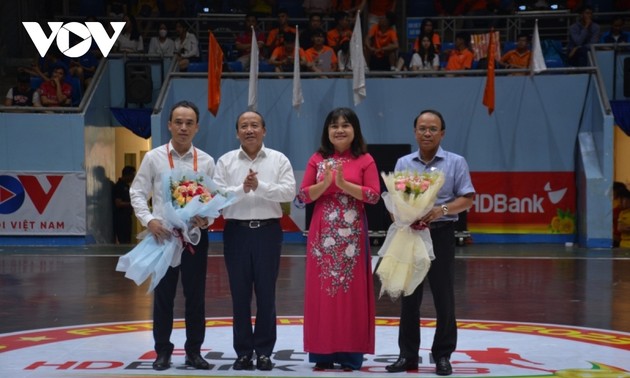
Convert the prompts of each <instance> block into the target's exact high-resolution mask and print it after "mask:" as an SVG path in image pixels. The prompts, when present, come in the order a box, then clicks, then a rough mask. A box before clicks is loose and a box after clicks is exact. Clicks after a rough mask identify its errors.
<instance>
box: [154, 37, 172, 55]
mask: <svg viewBox="0 0 630 378" xmlns="http://www.w3.org/2000/svg"><path fill="white" fill-rule="evenodd" d="M174 53H175V42H173V40H172V39H170V38H166V39H165V40H164V41H160V39H159V38H158V37H153V38H151V42H149V54H157V55H162V56H173V54H174Z"/></svg>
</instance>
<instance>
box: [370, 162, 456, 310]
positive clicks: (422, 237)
mask: <svg viewBox="0 0 630 378" xmlns="http://www.w3.org/2000/svg"><path fill="white" fill-rule="evenodd" d="M381 176H382V177H383V180H384V181H385V186H386V187H387V190H388V191H387V192H385V193H383V194H382V197H383V201H384V202H385V207H387V210H389V212H390V213H391V214H392V215H393V217H394V223H392V225H391V226H390V227H389V230H388V231H387V236H386V237H385V241H384V242H383V246H382V247H381V249H380V250H379V253H378V254H379V256H381V257H382V260H381V262H380V264H379V266H378V268H377V270H376V274H377V275H378V276H379V278H380V279H381V292H380V295H383V293H387V294H388V295H389V296H390V297H391V298H393V299H396V298H398V297H399V296H400V294H403V295H410V294H411V293H413V291H414V290H415V289H416V287H418V285H419V284H420V283H421V282H422V280H424V277H425V276H426V274H427V272H428V271H429V267H430V266H431V260H433V259H434V258H435V255H434V254H433V243H432V241H431V234H430V233H429V230H428V229H422V230H417V229H413V228H411V225H412V224H413V223H414V222H415V221H417V220H418V219H420V218H422V217H423V216H424V215H425V214H426V213H428V212H429V210H431V208H432V207H433V205H434V204H435V200H436V199H437V195H438V192H439V190H440V188H441V187H442V185H443V184H444V174H443V173H442V172H440V171H437V170H434V171H431V172H393V173H389V174H385V173H381Z"/></svg>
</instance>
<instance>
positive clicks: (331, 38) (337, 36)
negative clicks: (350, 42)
mask: <svg viewBox="0 0 630 378" xmlns="http://www.w3.org/2000/svg"><path fill="white" fill-rule="evenodd" d="M344 38H348V39H350V38H352V30H351V29H346V30H342V31H341V32H340V31H339V30H338V29H337V28H335V29H332V30H330V31H329V32H328V33H327V34H326V42H328V46H330V47H332V48H333V49H336V48H338V47H339V45H340V44H341V41H342V40H343V39H344Z"/></svg>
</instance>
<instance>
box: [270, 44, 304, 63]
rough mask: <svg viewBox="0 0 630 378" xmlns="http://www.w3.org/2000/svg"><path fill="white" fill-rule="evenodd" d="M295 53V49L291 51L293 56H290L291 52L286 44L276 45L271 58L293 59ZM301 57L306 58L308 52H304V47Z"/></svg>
mask: <svg viewBox="0 0 630 378" xmlns="http://www.w3.org/2000/svg"><path fill="white" fill-rule="evenodd" d="M294 53H295V50H293V52H292V53H291V56H289V54H288V53H287V49H286V48H285V47H284V46H280V47H276V48H275V49H273V52H272V53H271V59H274V60H277V61H282V60H285V59H287V58H290V59H293V57H294ZM300 58H302V59H305V60H306V54H305V53H304V49H302V48H300ZM291 64H293V62H291Z"/></svg>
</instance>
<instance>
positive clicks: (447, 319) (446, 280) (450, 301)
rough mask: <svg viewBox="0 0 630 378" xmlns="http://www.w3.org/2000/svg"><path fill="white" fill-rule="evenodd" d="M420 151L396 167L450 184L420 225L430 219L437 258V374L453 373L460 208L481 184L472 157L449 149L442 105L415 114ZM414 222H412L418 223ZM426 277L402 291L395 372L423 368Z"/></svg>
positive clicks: (432, 274)
mask: <svg viewBox="0 0 630 378" xmlns="http://www.w3.org/2000/svg"><path fill="white" fill-rule="evenodd" d="M414 133H415V137H416V142H417V143H418V147H419V149H418V151H416V152H413V153H411V154H409V155H406V156H403V157H401V158H400V159H398V161H397V162H396V167H395V170H396V171H417V172H426V171H432V170H436V169H437V170H439V171H442V172H443V173H444V178H445V181H444V185H443V186H442V188H441V189H440V191H439V193H438V197H437V200H436V202H435V205H434V207H433V209H432V210H431V211H429V212H428V213H427V214H426V215H425V216H423V217H422V218H420V219H418V220H417V221H416V223H414V225H418V226H419V227H422V225H425V224H426V225H428V227H429V229H430V232H431V239H432V241H433V252H434V253H435V260H433V261H432V262H431V268H430V269H429V273H428V274H427V278H428V280H429V285H430V287H431V293H432V294H433V303H434V305H435V311H436V315H437V326H436V329H435V336H434V338H433V345H432V347H431V353H432V355H433V359H434V360H435V362H436V374H438V375H450V374H452V372H453V369H452V368H451V363H450V357H451V353H453V351H455V347H456V346H457V321H456V319H455V290H454V263H455V222H456V221H457V219H458V216H457V214H459V213H460V212H462V211H466V210H467V209H469V208H470V207H471V206H472V203H473V196H474V194H475V188H474V187H473V185H472V181H471V179H470V172H469V170H468V163H466V160H465V159H464V158H463V157H462V156H460V155H457V154H454V153H452V152H449V151H445V150H444V149H442V147H440V142H441V141H442V138H444V134H445V133H446V124H445V123H444V118H443V117H442V114H440V113H439V112H438V111H436V110H424V111H422V112H421V113H420V114H419V115H418V116H417V117H416V119H415V120H414ZM414 225H412V227H415V226H414ZM423 288H424V282H423V283H421V284H420V285H419V286H418V287H417V288H416V290H415V291H414V292H413V294H411V295H409V296H404V297H402V306H401V312H400V327H399V329H398V347H399V348H400V354H399V357H398V360H397V361H396V362H394V363H393V364H391V365H388V366H387V367H386V369H387V371H388V372H390V373H396V372H402V371H406V370H417V369H418V350H419V349H420V305H421V303H422V291H423Z"/></svg>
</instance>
